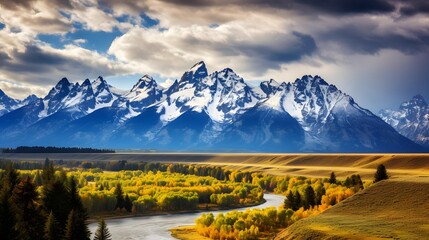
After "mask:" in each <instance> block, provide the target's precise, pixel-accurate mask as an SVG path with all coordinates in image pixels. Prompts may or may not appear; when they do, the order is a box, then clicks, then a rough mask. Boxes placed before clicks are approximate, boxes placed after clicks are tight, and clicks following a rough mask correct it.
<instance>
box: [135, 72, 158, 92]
mask: <svg viewBox="0 0 429 240" xmlns="http://www.w3.org/2000/svg"><path fill="white" fill-rule="evenodd" d="M157 86H158V84H157V83H156V81H155V80H154V79H153V77H151V76H149V75H144V76H143V77H141V78H140V79H139V80H138V81H137V83H136V84H135V85H134V86H133V88H131V91H130V92H135V91H139V90H141V89H144V88H152V87H157Z"/></svg>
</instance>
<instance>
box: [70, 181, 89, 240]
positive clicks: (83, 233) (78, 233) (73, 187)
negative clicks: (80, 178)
mask: <svg viewBox="0 0 429 240" xmlns="http://www.w3.org/2000/svg"><path fill="white" fill-rule="evenodd" d="M78 191H79V189H78V187H77V183H76V180H75V179H74V178H73V177H71V178H70V180H69V198H70V199H69V201H70V207H71V209H72V210H71V211H70V214H69V215H68V218H67V226H66V233H65V238H66V239H69V240H72V239H79V240H80V239H82V240H84V239H89V236H90V235H91V232H90V231H89V229H88V225H87V224H86V221H87V220H88V213H87V212H86V209H85V208H84V207H83V204H82V199H81V198H80V196H79V192H78Z"/></svg>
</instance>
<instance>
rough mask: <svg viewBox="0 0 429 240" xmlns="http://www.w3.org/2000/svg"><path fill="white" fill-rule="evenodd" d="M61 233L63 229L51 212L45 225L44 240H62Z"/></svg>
mask: <svg viewBox="0 0 429 240" xmlns="http://www.w3.org/2000/svg"><path fill="white" fill-rule="evenodd" d="M61 232H62V231H61V228H60V226H59V225H58V222H57V220H56V219H55V217H54V214H53V213H52V211H51V213H50V214H49V217H48V219H47V221H46V224H45V231H44V233H45V235H44V239H45V240H57V239H61Z"/></svg>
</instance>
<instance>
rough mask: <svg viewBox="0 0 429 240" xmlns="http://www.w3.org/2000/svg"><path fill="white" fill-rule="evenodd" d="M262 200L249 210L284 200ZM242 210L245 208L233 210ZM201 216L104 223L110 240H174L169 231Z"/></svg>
mask: <svg viewBox="0 0 429 240" xmlns="http://www.w3.org/2000/svg"><path fill="white" fill-rule="evenodd" d="M264 198H265V200H266V202H265V203H263V204H261V205H258V206H255V207H251V208H266V207H271V206H274V207H278V206H280V205H281V204H283V200H284V196H280V195H275V194H265V195H264ZM244 209H246V208H239V209H235V210H244ZM229 211H231V210H225V211H216V212H215V213H220V212H222V213H226V212H229ZM201 214H202V212H197V213H181V214H169V215H160V216H145V217H131V218H122V219H111V220H106V223H107V226H108V228H109V231H110V233H111V234H112V239H148V240H149V239H150V240H153V239H156V240H161V239H174V238H173V237H172V236H171V235H170V232H169V231H168V230H169V229H171V228H174V227H178V226H186V225H194V224H195V219H196V218H197V217H199V216H200V215H201ZM89 229H90V230H91V232H92V233H94V232H95V230H96V229H97V223H92V224H90V225H89Z"/></svg>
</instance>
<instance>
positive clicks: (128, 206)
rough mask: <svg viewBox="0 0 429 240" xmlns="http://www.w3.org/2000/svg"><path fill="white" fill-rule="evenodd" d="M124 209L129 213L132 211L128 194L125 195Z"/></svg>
mask: <svg viewBox="0 0 429 240" xmlns="http://www.w3.org/2000/svg"><path fill="white" fill-rule="evenodd" d="M124 208H125V210H127V212H131V210H132V209H133V203H132V202H131V200H130V198H129V197H128V194H127V195H125V200H124Z"/></svg>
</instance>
